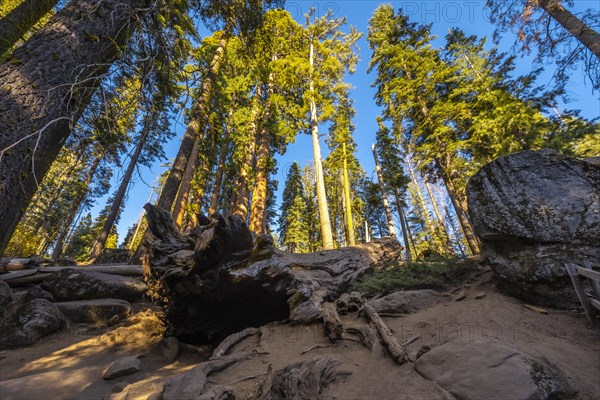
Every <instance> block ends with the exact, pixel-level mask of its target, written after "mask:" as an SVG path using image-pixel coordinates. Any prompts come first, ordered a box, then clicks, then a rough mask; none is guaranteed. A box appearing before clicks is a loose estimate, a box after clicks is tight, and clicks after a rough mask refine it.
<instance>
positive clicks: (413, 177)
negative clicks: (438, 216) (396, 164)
mask: <svg viewBox="0 0 600 400" xmlns="http://www.w3.org/2000/svg"><path fill="white" fill-rule="evenodd" d="M407 165H408V172H409V173H410V179H411V180H412V182H413V185H414V186H415V190H416V191H417V197H418V198H419V205H420V206H421V208H422V209H423V216H424V217H425V223H426V224H427V228H428V229H429V228H430V227H431V226H432V224H431V217H430V215H429V211H428V210H427V206H426V205H425V199H424V198H423V193H421V189H420V188H419V182H417V177H416V175H415V172H414V171H413V168H412V166H411V163H410V161H409V162H408V163H407Z"/></svg>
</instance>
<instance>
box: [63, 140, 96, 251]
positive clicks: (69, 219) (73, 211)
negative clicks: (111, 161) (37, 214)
mask: <svg viewBox="0 0 600 400" xmlns="http://www.w3.org/2000/svg"><path fill="white" fill-rule="evenodd" d="M103 157H104V151H102V152H101V153H100V154H98V155H97V156H96V158H95V159H94V162H93V163H92V165H91V166H90V169H89V170H88V173H87V175H86V177H85V180H84V181H83V187H84V189H83V190H82V191H81V192H80V193H79V195H78V196H77V198H76V199H75V200H74V201H73V203H71V207H69V211H68V213H67V215H66V217H65V220H64V222H63V225H62V228H61V231H60V233H59V234H58V238H57V239H56V244H55V245H54V250H53V251H52V259H53V260H59V259H60V257H61V256H62V252H63V247H64V244H65V239H66V237H67V235H68V233H69V229H70V228H71V225H72V224H73V220H74V219H75V216H76V215H77V210H79V207H80V206H81V203H82V202H83V200H85V196H87V194H88V191H89V189H88V188H89V186H90V183H91V182H92V179H94V175H95V174H96V170H97V169H98V167H99V166H100V162H101V161H102V158H103Z"/></svg>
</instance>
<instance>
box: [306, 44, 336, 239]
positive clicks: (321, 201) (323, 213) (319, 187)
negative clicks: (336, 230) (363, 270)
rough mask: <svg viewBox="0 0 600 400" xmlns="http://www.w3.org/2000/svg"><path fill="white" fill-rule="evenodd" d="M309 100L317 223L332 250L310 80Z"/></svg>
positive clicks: (317, 126)
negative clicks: (317, 213) (317, 209)
mask: <svg viewBox="0 0 600 400" xmlns="http://www.w3.org/2000/svg"><path fill="white" fill-rule="evenodd" d="M310 68H311V71H312V69H313V68H314V46H313V44H312V43H311V44H310ZM309 91H310V94H311V99H310V126H311V135H312V146H313V158H314V161H315V185H316V191H317V206H318V208H319V223H320V226H321V240H322V242H323V249H325V250H329V249H333V234H332V233H331V220H330V219H329V206H328V204H327V194H326V193H325V179H324V176H323V164H322V163H321V144H320V143H319V120H318V118H317V105H316V103H315V98H314V94H315V82H314V80H313V79H312V78H311V80H310V88H309Z"/></svg>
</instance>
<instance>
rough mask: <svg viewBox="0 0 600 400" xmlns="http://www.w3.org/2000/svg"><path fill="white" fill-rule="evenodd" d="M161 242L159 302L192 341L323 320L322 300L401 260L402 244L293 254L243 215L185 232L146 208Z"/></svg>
mask: <svg viewBox="0 0 600 400" xmlns="http://www.w3.org/2000/svg"><path fill="white" fill-rule="evenodd" d="M145 208H146V211H147V216H148V221H149V226H150V229H151V231H152V233H153V235H154V236H155V238H156V240H155V241H154V242H153V243H152V244H149V245H148V246H149V248H148V252H147V256H146V257H145V259H144V269H145V279H146V282H147V283H148V286H149V294H150V296H151V298H152V299H153V301H154V302H156V303H158V304H159V305H161V306H163V307H164V309H165V315H166V318H167V322H168V325H169V328H170V330H171V332H170V333H171V334H173V335H175V336H177V337H179V338H180V339H181V340H183V341H188V342H193V343H215V344H216V343H219V342H220V341H221V340H222V339H224V338H225V337H226V336H228V335H230V334H232V333H235V332H239V331H241V330H243V329H245V328H247V327H252V326H254V327H257V326H261V325H264V324H266V323H268V322H272V321H276V320H283V319H286V318H289V319H290V320H292V321H296V322H310V321H314V320H317V319H322V318H323V313H322V310H323V307H324V306H323V304H324V303H325V302H328V301H333V300H335V299H337V298H338V297H339V296H340V295H341V294H342V293H343V292H344V291H346V290H347V289H348V287H349V286H350V284H351V282H352V281H354V280H355V279H356V278H357V277H359V276H360V275H362V274H364V273H366V272H368V271H370V270H371V269H372V268H374V267H383V266H385V265H388V264H389V263H391V262H393V261H395V260H397V259H398V258H399V256H400V252H401V250H402V246H400V244H399V243H398V242H397V241H396V240H393V239H389V238H387V239H381V240H376V241H373V242H371V243H368V244H365V245H359V246H355V247H351V248H344V249H340V250H332V251H323V252H320V253H314V254H290V253H284V252H281V251H279V250H277V249H275V247H274V246H273V239H272V237H271V236H269V235H263V236H256V237H255V239H254V240H253V235H252V234H251V233H250V231H249V229H248V227H247V226H246V224H245V223H244V222H243V221H242V220H241V218H239V217H237V216H229V217H222V216H220V215H215V216H213V218H212V219H211V220H210V222H209V223H208V224H206V225H202V226H198V227H196V228H195V229H194V230H192V232H190V233H189V234H188V235H181V234H180V233H179V232H178V231H177V229H176V228H175V226H174V225H173V223H172V221H171V218H170V215H169V214H168V213H167V212H165V211H164V210H161V209H160V208H158V207H155V206H153V205H151V204H147V205H146V206H145Z"/></svg>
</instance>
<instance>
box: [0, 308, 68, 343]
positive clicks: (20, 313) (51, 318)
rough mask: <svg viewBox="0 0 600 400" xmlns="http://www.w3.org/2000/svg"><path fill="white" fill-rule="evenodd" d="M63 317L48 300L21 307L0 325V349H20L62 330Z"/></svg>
mask: <svg viewBox="0 0 600 400" xmlns="http://www.w3.org/2000/svg"><path fill="white" fill-rule="evenodd" d="M65 322H66V321H65V317H64V315H62V313H61V312H60V310H59V309H58V308H57V307H56V306H55V305H54V304H52V303H50V302H49V301H48V300H44V299H35V300H32V301H30V302H28V303H25V304H23V305H21V306H20V307H19V308H18V309H17V310H16V311H15V312H14V314H12V315H11V316H10V317H8V318H7V319H6V320H5V321H4V322H3V324H2V329H0V347H22V346H29V345H31V344H33V343H35V342H36V341H37V340H38V339H40V338H42V337H44V336H46V335H48V334H50V333H52V332H54V331H56V330H58V329H60V328H62V327H63V326H64V325H65Z"/></svg>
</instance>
